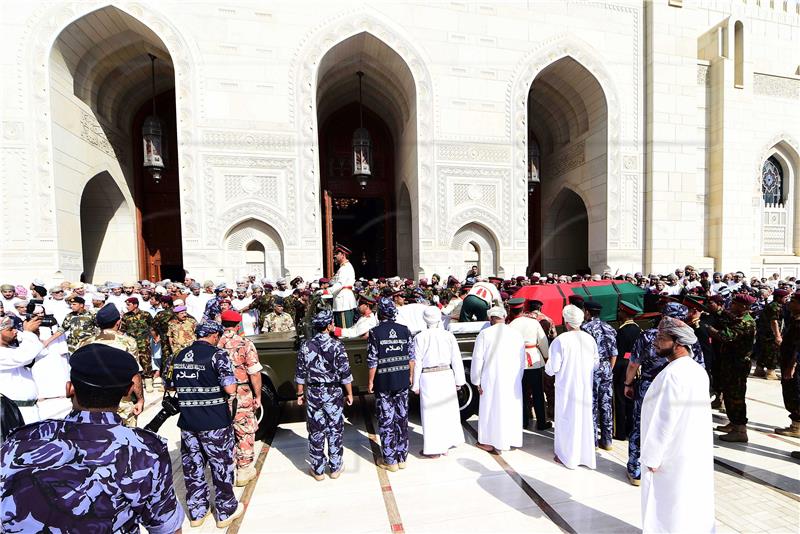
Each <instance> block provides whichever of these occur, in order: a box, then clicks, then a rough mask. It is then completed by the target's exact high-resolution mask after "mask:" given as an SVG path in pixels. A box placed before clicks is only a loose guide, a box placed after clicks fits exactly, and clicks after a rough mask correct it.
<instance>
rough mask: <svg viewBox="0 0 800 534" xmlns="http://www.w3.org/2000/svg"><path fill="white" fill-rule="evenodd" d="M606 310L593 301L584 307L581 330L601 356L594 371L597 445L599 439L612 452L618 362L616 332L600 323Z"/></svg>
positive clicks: (601, 446)
mask: <svg viewBox="0 0 800 534" xmlns="http://www.w3.org/2000/svg"><path fill="white" fill-rule="evenodd" d="M601 311H603V306H602V305H601V304H600V303H599V302H595V301H593V300H590V301H588V302H586V303H585V304H584V312H585V314H586V321H585V322H584V323H583V324H582V325H581V330H583V331H584V332H586V333H587V334H590V335H591V336H592V337H593V338H594V340H595V342H597V351H598V353H599V354H600V364H599V365H598V366H597V368H596V369H595V371H594V390H593V395H592V397H593V400H594V405H593V406H592V408H593V410H592V411H593V412H594V428H595V444H597V440H598V435H599V439H600V448H602V449H604V450H607V451H609V450H611V448H612V447H611V435H612V433H613V428H614V422H613V418H612V410H611V396H612V394H613V390H612V386H611V382H612V379H611V370H612V369H613V368H614V365H615V364H616V362H617V331H616V330H614V328H613V327H612V326H611V325H610V324H608V323H607V322H605V321H601V320H600V312H601Z"/></svg>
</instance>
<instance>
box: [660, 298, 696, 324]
mask: <svg viewBox="0 0 800 534" xmlns="http://www.w3.org/2000/svg"><path fill="white" fill-rule="evenodd" d="M661 313H662V314H663V315H664V316H665V317H672V318H673V319H678V320H680V321H685V320H686V318H687V317H688V316H689V308H687V307H686V306H684V305H683V304H679V303H677V302H667V303H666V304H664V307H663V308H662V309H661Z"/></svg>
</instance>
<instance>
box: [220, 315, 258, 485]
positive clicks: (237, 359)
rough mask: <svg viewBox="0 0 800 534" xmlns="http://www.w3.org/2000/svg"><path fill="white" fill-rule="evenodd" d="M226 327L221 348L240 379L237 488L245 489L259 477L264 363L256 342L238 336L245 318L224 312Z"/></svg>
mask: <svg viewBox="0 0 800 534" xmlns="http://www.w3.org/2000/svg"><path fill="white" fill-rule="evenodd" d="M221 319H222V327H223V328H224V329H225V332H223V334H222V335H221V336H220V338H219V342H218V343H217V347H219V348H221V349H225V350H226V351H227V352H228V356H229V357H230V360H231V364H232V365H233V374H234V376H235V377H236V395H235V396H232V397H231V398H230V399H228V400H229V402H230V403H231V404H233V400H232V399H233V398H235V399H236V413H235V414H234V416H233V431H234V433H235V435H236V485H237V486H245V485H247V483H248V482H249V481H250V480H252V479H253V478H254V477H255V476H256V469H255V467H254V466H253V457H254V452H253V447H254V446H255V436H256V430H258V421H256V414H255V411H256V410H257V409H258V407H259V406H261V369H262V366H261V362H259V361H258V353H257V352H256V347H255V345H253V342H252V341H250V340H249V339H247V338H245V337H243V336H241V335H239V334H237V330H238V328H239V324H240V323H241V322H242V315H241V314H240V313H239V312H237V311H235V310H227V311H224V312H222V316H221Z"/></svg>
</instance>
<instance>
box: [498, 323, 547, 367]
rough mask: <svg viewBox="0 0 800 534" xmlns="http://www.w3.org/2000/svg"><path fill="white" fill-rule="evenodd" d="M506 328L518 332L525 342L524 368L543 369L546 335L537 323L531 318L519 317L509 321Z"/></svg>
mask: <svg viewBox="0 0 800 534" xmlns="http://www.w3.org/2000/svg"><path fill="white" fill-rule="evenodd" d="M508 326H510V327H511V328H513V329H514V330H516V331H517V332H519V333H520V334H521V335H522V338H523V339H524V340H525V368H526V369H539V368H541V367H544V362H545V360H547V351H548V348H549V345H548V342H547V335H546V334H545V333H544V329H543V328H542V325H541V324H540V323H539V321H537V320H536V319H534V318H532V317H525V316H520V317H517V318H516V319H514V320H513V321H511V322H510V323H509V324H508Z"/></svg>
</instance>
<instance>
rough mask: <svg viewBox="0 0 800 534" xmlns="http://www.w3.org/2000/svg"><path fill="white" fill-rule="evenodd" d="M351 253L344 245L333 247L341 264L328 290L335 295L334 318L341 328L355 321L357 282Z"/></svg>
mask: <svg viewBox="0 0 800 534" xmlns="http://www.w3.org/2000/svg"><path fill="white" fill-rule="evenodd" d="M350 254H352V252H351V251H350V249H349V248H347V247H345V246H344V245H336V246H335V247H334V248H333V259H334V260H335V261H336V263H337V264H338V265H339V269H338V270H337V271H336V274H335V275H334V277H333V279H332V280H331V284H330V287H329V288H328V292H329V293H330V294H331V295H333V319H334V322H335V323H336V326H338V327H340V328H348V327H350V326H353V322H354V321H355V312H354V310H355V307H356V297H355V294H354V293H353V285H354V284H355V283H356V272H355V270H354V269H353V264H352V263H350V260H348V256H349V255H350Z"/></svg>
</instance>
